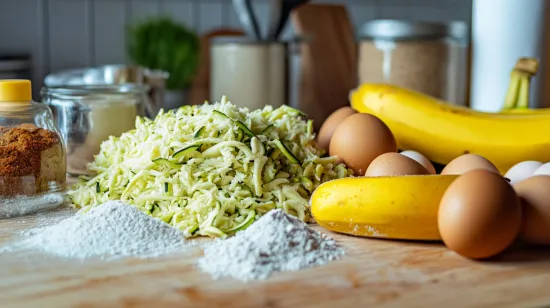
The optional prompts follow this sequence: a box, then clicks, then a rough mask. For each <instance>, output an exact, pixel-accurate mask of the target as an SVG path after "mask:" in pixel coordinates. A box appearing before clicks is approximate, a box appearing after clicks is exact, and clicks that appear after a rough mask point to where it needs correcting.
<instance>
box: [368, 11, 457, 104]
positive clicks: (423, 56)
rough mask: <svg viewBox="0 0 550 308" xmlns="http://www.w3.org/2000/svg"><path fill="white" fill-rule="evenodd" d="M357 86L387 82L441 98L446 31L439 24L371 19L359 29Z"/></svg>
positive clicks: (446, 54)
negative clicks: (358, 84) (358, 83)
mask: <svg viewBox="0 0 550 308" xmlns="http://www.w3.org/2000/svg"><path fill="white" fill-rule="evenodd" d="M359 36H360V42H359V67H358V75H359V82H360V83H389V84H393V85H397V86H400V87H404V88H409V89H412V90H416V91H419V92H423V93H425V94H428V95H431V96H434V97H437V98H442V99H443V98H444V95H445V92H446V87H447V82H448V74H447V70H448V67H449V66H448V64H447V61H448V60H449V43H448V41H447V36H448V28H447V26H446V25H445V24H443V23H429V22H411V21H402V20H373V21H370V22H367V23H366V24H364V25H363V26H361V28H360V29H359Z"/></svg>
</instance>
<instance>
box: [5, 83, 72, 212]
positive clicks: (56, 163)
mask: <svg viewBox="0 0 550 308" xmlns="http://www.w3.org/2000/svg"><path fill="white" fill-rule="evenodd" d="M31 93H32V90H31V83H30V81H29V80H20V79H14V80H6V79H4V80H2V79H0V219H3V218H9V217H13V216H21V215H27V214H31V213H36V212H38V211H43V210H49V209H53V208H56V207H58V206H59V205H61V204H63V203H64V202H65V189H66V185H67V184H66V183H67V179H66V173H65V172H66V168H67V167H66V154H65V153H66V152H65V144H64V142H63V139H62V138H61V135H60V133H59V129H58V128H57V126H56V124H55V122H54V119H53V115H52V112H51V110H50V109H49V107H48V106H46V105H44V104H41V103H37V102H34V101H32V97H31Z"/></svg>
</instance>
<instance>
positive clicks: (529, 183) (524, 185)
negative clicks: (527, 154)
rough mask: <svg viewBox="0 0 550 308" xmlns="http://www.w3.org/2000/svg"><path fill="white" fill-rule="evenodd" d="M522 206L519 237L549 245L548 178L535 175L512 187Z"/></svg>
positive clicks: (549, 177) (549, 180) (549, 210)
mask: <svg viewBox="0 0 550 308" xmlns="http://www.w3.org/2000/svg"><path fill="white" fill-rule="evenodd" d="M514 188H515V189H516V193H517V194H518V196H519V198H520V200H521V204H522V210H523V212H522V213H521V214H522V225H521V230H520V237H521V238H522V239H523V240H524V241H525V242H528V243H531V244H538V245H550V176H548V175H536V176H533V177H530V178H528V179H525V180H523V181H521V182H519V183H517V184H515V185H514Z"/></svg>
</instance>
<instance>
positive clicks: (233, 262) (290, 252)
mask: <svg viewBox="0 0 550 308" xmlns="http://www.w3.org/2000/svg"><path fill="white" fill-rule="evenodd" d="M344 253H345V252H344V250H343V249H342V248H340V247H339V246H338V245H337V244H336V242H335V241H334V240H332V239H331V238H329V237H328V236H326V235H324V234H322V233H320V232H317V231H315V230H312V229H310V228H309V227H308V226H307V225H306V224H305V223H303V222H302V221H300V220H298V219H296V218H294V217H292V216H290V215H287V214H285V213H284V212H283V211H282V210H272V211H270V212H268V213H267V214H265V215H264V216H263V217H262V218H260V219H259V220H258V221H256V222H255V223H254V224H252V225H251V226H250V227H249V228H247V229H246V230H244V231H241V232H238V233H237V234H236V235H235V236H234V237H232V238H230V239H227V240H216V241H215V242H213V243H211V244H210V245H207V246H205V249H204V257H202V258H201V259H199V260H198V264H197V265H198V267H199V268H200V269H202V270H203V271H205V272H207V273H209V274H211V275H212V276H213V277H214V278H220V277H224V276H229V277H233V278H235V279H238V280H242V281H249V280H256V279H265V278H267V277H269V276H270V275H271V274H272V273H274V272H280V271H297V270H300V269H302V268H306V267H312V266H318V265H323V264H325V263H327V262H329V261H331V260H335V259H339V258H340V257H341V256H343V255H344Z"/></svg>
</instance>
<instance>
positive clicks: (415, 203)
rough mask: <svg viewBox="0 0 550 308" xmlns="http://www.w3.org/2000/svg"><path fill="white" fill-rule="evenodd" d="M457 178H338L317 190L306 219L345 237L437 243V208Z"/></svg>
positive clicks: (439, 176) (451, 176)
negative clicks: (355, 236)
mask: <svg viewBox="0 0 550 308" xmlns="http://www.w3.org/2000/svg"><path fill="white" fill-rule="evenodd" d="M457 177H458V175H411V176H397V177H356V178H343V179H338V180H334V181H329V182H326V183H323V184H321V185H320V186H319V187H317V189H316V190H315V191H314V192H313V194H312V196H311V213H312V215H313V217H315V220H316V221H317V223H318V224H319V225H321V226H322V227H324V228H326V229H329V230H332V231H335V232H341V233H346V234H352V235H357V236H365V237H379V238H390V239H406V240H440V239H441V238H440V235H439V230H438V227H437V212H438V209H439V202H440V201H441V198H442V196H443V193H444V192H445V190H446V189H447V187H448V186H449V185H450V184H451V183H452V182H453V181H454V180H455V179H456V178H457Z"/></svg>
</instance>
